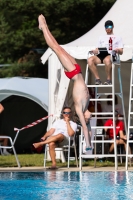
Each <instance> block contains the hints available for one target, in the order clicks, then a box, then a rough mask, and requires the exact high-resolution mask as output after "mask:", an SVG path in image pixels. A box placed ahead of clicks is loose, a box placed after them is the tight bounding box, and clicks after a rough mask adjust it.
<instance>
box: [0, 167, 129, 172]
mask: <svg viewBox="0 0 133 200" xmlns="http://www.w3.org/2000/svg"><path fill="white" fill-rule="evenodd" d="M43 171H80V169H79V168H77V167H70V168H64V167H62V168H61V167H60V168H58V169H56V170H51V169H48V167H47V168H44V167H21V168H18V167H5V168H0V172H43ZM82 171H90V172H94V171H115V167H92V166H90V167H87V166H86V167H82ZM116 171H126V168H125V167H118V169H117V170H116ZM128 171H133V167H128Z"/></svg>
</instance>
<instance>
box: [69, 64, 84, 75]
mask: <svg viewBox="0 0 133 200" xmlns="http://www.w3.org/2000/svg"><path fill="white" fill-rule="evenodd" d="M74 66H75V67H76V68H75V69H74V70H73V71H71V72H66V71H65V74H66V76H67V77H68V78H69V79H71V78H73V77H74V76H75V75H76V74H79V73H82V72H81V69H80V66H79V65H78V64H74Z"/></svg>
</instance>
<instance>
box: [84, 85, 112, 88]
mask: <svg viewBox="0 0 133 200" xmlns="http://www.w3.org/2000/svg"><path fill="white" fill-rule="evenodd" d="M112 86H113V85H87V87H107V88H108V87H112Z"/></svg>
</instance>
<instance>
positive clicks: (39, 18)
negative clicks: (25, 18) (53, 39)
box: [38, 14, 46, 30]
mask: <svg viewBox="0 0 133 200" xmlns="http://www.w3.org/2000/svg"><path fill="white" fill-rule="evenodd" d="M38 23H39V29H40V30H42V27H43V26H44V24H46V20H45V17H44V16H43V15H42V14H41V15H39V17H38Z"/></svg>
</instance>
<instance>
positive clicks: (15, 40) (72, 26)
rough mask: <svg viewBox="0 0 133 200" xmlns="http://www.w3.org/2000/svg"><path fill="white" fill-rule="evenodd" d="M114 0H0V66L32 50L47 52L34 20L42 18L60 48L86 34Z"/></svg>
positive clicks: (14, 60) (36, 22) (36, 21)
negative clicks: (41, 49)
mask: <svg viewBox="0 0 133 200" xmlns="http://www.w3.org/2000/svg"><path fill="white" fill-rule="evenodd" d="M114 2H115V0H101V1H99V0H78V1H76V0H63V1H59V0H47V1H44V0H37V1H35V0H23V1H22V0H12V1H10V0H1V1H0V8H1V13H0V63H13V62H16V61H17V60H18V59H19V58H20V57H22V56H23V55H24V54H27V52H29V50H30V49H32V48H47V45H46V43H45V40H44V38H43V36H42V32H41V31H40V30H39V29H38V20H37V17H38V15H39V14H41V13H42V14H44V15H45V17H46V20H47V23H48V25H49V28H50V30H51V32H52V34H53V35H54V37H55V38H56V39H57V41H58V42H59V43H60V44H66V43H69V42H71V41H73V40H75V39H77V38H78V37H80V36H82V35H83V34H85V33H86V32H88V31H89V30H90V29H91V28H92V27H93V26H94V25H95V24H97V22H98V21H99V20H101V18H102V17H103V16H104V15H105V14H106V12H107V11H108V10H109V9H110V7H111V6H112V5H113V3H114Z"/></svg>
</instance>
